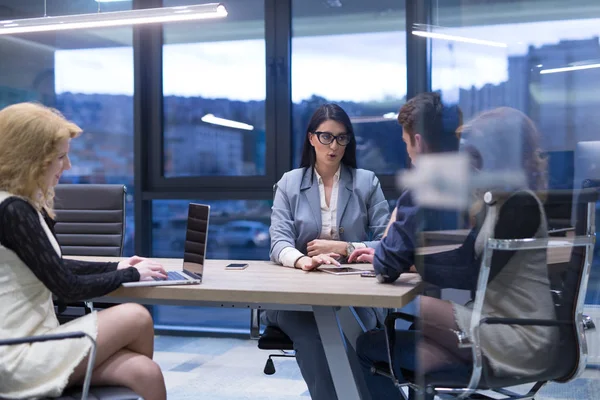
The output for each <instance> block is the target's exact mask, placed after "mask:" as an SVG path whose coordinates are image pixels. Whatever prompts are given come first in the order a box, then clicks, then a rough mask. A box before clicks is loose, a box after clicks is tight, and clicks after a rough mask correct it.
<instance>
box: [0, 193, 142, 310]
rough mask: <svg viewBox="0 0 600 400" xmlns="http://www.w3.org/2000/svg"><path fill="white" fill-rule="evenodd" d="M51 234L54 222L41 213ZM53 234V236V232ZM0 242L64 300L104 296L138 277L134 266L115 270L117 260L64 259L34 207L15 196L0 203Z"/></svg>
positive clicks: (136, 279)
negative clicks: (51, 240)
mask: <svg viewBox="0 0 600 400" xmlns="http://www.w3.org/2000/svg"><path fill="white" fill-rule="evenodd" d="M44 219H45V220H46V223H47V224H48V226H49V227H50V230H51V231H52V234H53V235H55V233H54V221H53V220H52V219H51V218H50V217H48V216H47V215H44ZM55 236H56V235H55ZM0 244H1V245H2V246H4V247H6V248H7V249H10V250H12V251H14V252H15V253H16V254H17V255H18V256H19V258H20V259H21V260H22V261H23V262H24V263H25V264H26V265H27V266H28V267H29V268H30V269H31V271H32V272H33V273H34V274H35V276H36V277H37V278H38V279H39V280H40V281H42V283H43V284H44V285H45V286H46V287H47V288H48V289H49V290H50V291H51V292H52V293H54V294H55V295H56V296H57V297H58V298H59V299H61V300H63V301H78V300H86V299H91V298H94V297H99V296H103V295H105V294H107V293H110V292H112V291H113V290H115V289H117V288H118V287H119V286H120V285H121V283H123V282H135V281H138V280H139V279H140V274H139V272H138V270H137V269H135V268H133V267H130V268H126V269H122V270H117V263H114V262H111V263H103V262H88V261H78V260H68V259H63V258H61V257H59V256H58V254H57V253H56V251H55V250H54V247H53V246H52V244H51V243H50V240H49V239H48V237H47V235H46V233H45V232H44V228H43V227H42V224H41V222H40V219H39V216H38V213H37V211H36V210H35V208H34V207H33V206H32V205H31V204H29V203H28V202H27V201H25V200H23V199H21V198H18V197H9V198H8V199H6V200H4V201H3V202H2V203H0Z"/></svg>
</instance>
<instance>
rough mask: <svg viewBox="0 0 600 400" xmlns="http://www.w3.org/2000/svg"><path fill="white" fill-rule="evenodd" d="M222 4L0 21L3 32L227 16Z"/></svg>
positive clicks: (7, 33)
mask: <svg viewBox="0 0 600 400" xmlns="http://www.w3.org/2000/svg"><path fill="white" fill-rule="evenodd" d="M226 16H227V9H226V8H225V6H224V5H222V4H219V3H211V4H201V5H195V6H181V7H163V8H147V9H141V10H127V11H111V12H99V13H95V14H79V15H65V16H58V17H40V18H28V19H15V20H12V21H0V35H12V34H16V33H28V32H48V31H62V30H69V29H83V28H104V27H111V26H123V25H139V24H151V23H163V22H176V21H195V20H201V19H213V18H224V17H226Z"/></svg>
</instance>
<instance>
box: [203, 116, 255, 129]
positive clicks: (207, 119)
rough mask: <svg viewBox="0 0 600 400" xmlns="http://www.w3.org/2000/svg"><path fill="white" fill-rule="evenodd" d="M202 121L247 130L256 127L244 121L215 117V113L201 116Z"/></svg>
mask: <svg viewBox="0 0 600 400" xmlns="http://www.w3.org/2000/svg"><path fill="white" fill-rule="evenodd" d="M201 120H202V122H206V123H207V124H213V125H219V126H226V127H228V128H236V129H243V130H245V131H251V130H253V129H254V127H253V126H252V125H249V124H245V123H243V122H238V121H233V120H231V119H225V118H219V117H215V116H214V115H213V114H206V115H205V116H204V117H202V118H201Z"/></svg>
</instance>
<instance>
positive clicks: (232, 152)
mask: <svg viewBox="0 0 600 400" xmlns="http://www.w3.org/2000/svg"><path fill="white" fill-rule="evenodd" d="M194 3H197V2H196V1H178V0H167V1H165V6H180V5H186V4H194ZM263 3H264V2H263V0H236V1H229V2H228V3H227V7H228V11H229V15H228V17H227V18H226V19H225V20H219V21H199V22H190V23H179V24H170V25H165V26H164V46H163V94H164V113H165V114H164V115H165V118H164V120H165V123H164V164H163V165H164V167H163V174H164V176H165V177H182V176H206V175H217V176H223V175H224V176H239V175H264V174H265V158H266V141H265V92H266V86H265V76H266V68H265V40H264V4H263Z"/></svg>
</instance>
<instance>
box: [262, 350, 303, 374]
mask: <svg viewBox="0 0 600 400" xmlns="http://www.w3.org/2000/svg"><path fill="white" fill-rule="evenodd" d="M272 357H286V358H294V357H296V356H295V355H294V354H269V358H268V359H267V362H266V363H265V368H264V369H263V372H264V374H265V375H273V374H274V373H275V372H276V370H275V364H274V363H273V360H272V359H271V358H272Z"/></svg>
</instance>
